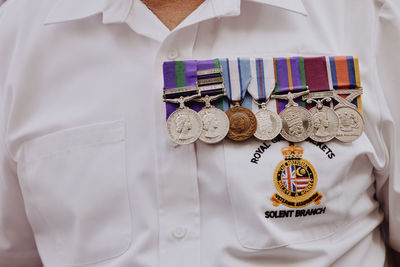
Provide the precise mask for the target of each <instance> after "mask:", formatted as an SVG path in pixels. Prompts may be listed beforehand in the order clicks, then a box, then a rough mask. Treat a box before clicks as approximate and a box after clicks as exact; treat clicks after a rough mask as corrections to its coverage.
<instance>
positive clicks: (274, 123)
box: [254, 107, 282, 141]
mask: <svg viewBox="0 0 400 267" xmlns="http://www.w3.org/2000/svg"><path fill="white" fill-rule="evenodd" d="M256 118H257V130H256V132H255V133H254V136H255V137H256V138H258V139H260V140H262V141H267V140H272V139H274V138H275V137H276V136H278V134H279V133H280V132H281V129H282V120H281V118H280V117H279V115H278V114H276V113H275V112H272V111H271V110H268V109H267V108H265V107H263V108H262V109H260V110H259V111H258V112H257V113H256Z"/></svg>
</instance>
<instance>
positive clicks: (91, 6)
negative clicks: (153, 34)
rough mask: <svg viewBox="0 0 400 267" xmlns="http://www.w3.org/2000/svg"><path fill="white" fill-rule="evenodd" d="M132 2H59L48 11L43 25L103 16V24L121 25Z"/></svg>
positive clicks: (60, 0)
mask: <svg viewBox="0 0 400 267" xmlns="http://www.w3.org/2000/svg"><path fill="white" fill-rule="evenodd" d="M132 2H133V0H59V1H58V2H57V3H56V4H55V6H54V7H53V8H52V9H51V10H50V13H49V14H48V16H47V18H46V19H45V21H44V24H45V25H48V24H55V23H62V22H68V21H74V20H79V19H84V18H87V17H90V16H93V15H97V14H101V13H102V14H103V23H104V24H109V23H122V22H124V21H125V19H126V17H127V16H128V14H129V12H130V10H131V7H132Z"/></svg>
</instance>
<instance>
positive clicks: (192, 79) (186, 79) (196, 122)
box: [163, 60, 203, 145]
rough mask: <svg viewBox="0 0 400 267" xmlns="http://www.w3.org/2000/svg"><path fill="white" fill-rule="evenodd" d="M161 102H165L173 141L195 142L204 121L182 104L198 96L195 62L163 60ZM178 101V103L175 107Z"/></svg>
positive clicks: (169, 131) (168, 130)
mask: <svg viewBox="0 0 400 267" xmlns="http://www.w3.org/2000/svg"><path fill="white" fill-rule="evenodd" d="M163 70H164V99H163V100H164V102H166V111H167V112H166V114H167V132H168V135H169V137H170V139H171V140H172V141H173V142H175V143H176V144H180V145H184V144H190V143H193V142H195V141H196V140H197V139H198V138H199V136H200V134H201V131H202V128H203V124H202V121H201V118H200V116H199V114H197V112H195V111H194V110H192V109H190V108H189V107H186V106H185V102H188V101H191V100H193V99H195V98H197V97H199V96H200V93H199V90H198V88H197V62H196V61H194V60H188V61H169V62H164V66H163ZM176 104H179V107H178V108H177V107H176Z"/></svg>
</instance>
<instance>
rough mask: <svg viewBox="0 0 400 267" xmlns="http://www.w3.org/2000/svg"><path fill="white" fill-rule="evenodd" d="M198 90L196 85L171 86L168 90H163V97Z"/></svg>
mask: <svg viewBox="0 0 400 267" xmlns="http://www.w3.org/2000/svg"><path fill="white" fill-rule="evenodd" d="M198 90H199V89H198V87H197V86H185V87H177V88H171V89H168V90H164V97H166V96H170V95H176V94H182V93H191V92H197V91H198Z"/></svg>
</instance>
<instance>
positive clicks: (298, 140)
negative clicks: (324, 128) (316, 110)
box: [279, 106, 313, 143]
mask: <svg viewBox="0 0 400 267" xmlns="http://www.w3.org/2000/svg"><path fill="white" fill-rule="evenodd" d="M290 109H297V110H301V112H303V113H305V114H308V122H309V126H308V128H307V129H306V131H305V134H304V135H305V137H304V138H303V137H302V138H297V137H294V136H293V135H290V134H288V133H287V132H286V131H285V128H284V127H283V123H284V121H285V120H284V119H283V118H282V116H283V115H281V114H282V113H287V112H289V110H290ZM279 116H280V117H281V119H282V130H281V132H280V134H281V135H282V137H283V138H285V139H286V140H287V141H290V142H294V143H298V142H303V141H304V140H306V139H307V138H308V137H310V132H311V131H312V128H313V123H312V117H311V113H310V112H309V111H308V110H307V109H306V108H304V107H301V106H291V107H288V108H285V109H284V110H282V111H281V112H280V113H279ZM291 137H293V138H291Z"/></svg>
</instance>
